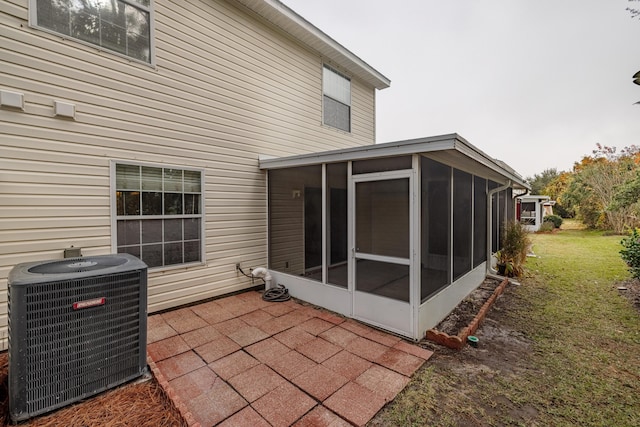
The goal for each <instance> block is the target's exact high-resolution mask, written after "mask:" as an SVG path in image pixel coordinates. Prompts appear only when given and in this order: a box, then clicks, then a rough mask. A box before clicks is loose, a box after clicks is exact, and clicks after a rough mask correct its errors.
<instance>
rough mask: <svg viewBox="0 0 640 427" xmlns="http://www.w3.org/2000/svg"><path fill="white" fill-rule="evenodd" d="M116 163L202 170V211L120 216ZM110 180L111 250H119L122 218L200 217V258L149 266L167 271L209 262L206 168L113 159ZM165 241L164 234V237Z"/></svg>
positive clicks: (182, 169)
mask: <svg viewBox="0 0 640 427" xmlns="http://www.w3.org/2000/svg"><path fill="white" fill-rule="evenodd" d="M116 165H131V166H140V167H152V168H160V169H178V170H181V171H194V172H200V213H199V214H188V215H184V214H181V215H145V216H144V218H143V216H142V214H140V215H135V216H134V215H126V216H118V212H117V197H116V191H117V184H116V178H117V177H116ZM109 181H110V186H109V187H110V189H109V196H110V204H111V206H110V210H111V252H112V253H117V252H118V220H122V219H130V220H135V219H140V220H144V219H148V220H153V219H179V218H180V219H184V218H200V260H199V261H193V262H188V263H183V264H169V265H162V266H157V267H149V271H166V270H174V269H180V268H182V269H184V268H185V267H192V266H199V265H205V264H206V262H207V253H206V250H205V248H206V244H205V235H206V232H205V220H206V213H205V204H206V203H205V173H204V169H200V168H192V167H186V166H179V165H171V164H164V163H146V162H133V161H128V160H111V161H110V165H109ZM162 242H163V243H164V236H163V239H162Z"/></svg>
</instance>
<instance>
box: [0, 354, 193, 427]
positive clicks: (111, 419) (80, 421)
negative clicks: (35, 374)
mask: <svg viewBox="0 0 640 427" xmlns="http://www.w3.org/2000/svg"><path fill="white" fill-rule="evenodd" d="M8 359H9V358H8V354H7V352H4V353H1V354H0V426H5V425H13V424H11V420H10V418H9V391H8V387H7V379H8V378H7V377H8V373H9V360H8ZM19 425H20V426H25V427H60V426H82V427H124V426H138V427H140V426H149V427H152V426H153V427H165V426H166V427H186V426H187V423H186V422H185V421H184V420H183V419H182V417H181V416H180V413H179V412H178V410H177V409H176V408H175V407H174V406H173V403H172V402H171V400H170V399H169V398H168V397H167V396H166V394H165V393H164V390H162V387H160V385H159V384H158V382H157V381H156V380H155V378H153V376H151V378H150V379H149V380H147V381H133V382H131V383H128V384H125V385H123V386H120V387H118V388H115V389H112V390H109V391H106V392H104V393H101V394H99V395H97V396H94V397H93V398H89V399H86V400H84V401H81V402H78V403H75V404H73V405H70V406H67V407H65V408H61V409H59V410H57V411H55V412H52V413H50V414H46V415H42V416H40V417H36V418H33V419H31V420H29V421H25V422H23V423H20V424H19Z"/></svg>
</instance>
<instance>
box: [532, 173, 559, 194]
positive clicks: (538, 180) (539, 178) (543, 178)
mask: <svg viewBox="0 0 640 427" xmlns="http://www.w3.org/2000/svg"><path fill="white" fill-rule="evenodd" d="M558 175H560V174H559V173H558V170H557V169H555V168H550V169H545V170H543V171H542V172H541V173H540V174H534V175H533V178H531V177H528V178H527V181H528V182H529V184H530V185H531V194H541V195H547V194H546V193H544V190H545V188H546V187H547V186H548V185H549V184H550V183H551V182H552V181H553V180H555V179H556V178H557V177H558Z"/></svg>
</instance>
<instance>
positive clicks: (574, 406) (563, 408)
mask: <svg viewBox="0 0 640 427" xmlns="http://www.w3.org/2000/svg"><path fill="white" fill-rule="evenodd" d="M564 228H566V229H564ZM563 229H564V230H562V231H561V232H559V233H554V234H536V235H533V236H532V238H533V242H534V251H535V253H536V255H537V256H538V257H537V258H529V260H528V262H527V273H526V277H525V278H524V279H523V281H522V283H523V285H522V286H521V287H519V288H517V289H516V290H515V291H513V292H511V294H510V295H509V296H508V305H503V306H502V310H503V313H502V314H501V315H500V316H498V317H499V318H500V322H501V323H502V326H504V327H505V328H507V329H509V330H512V331H517V332H521V333H522V334H524V336H525V337H526V338H527V339H528V341H529V342H530V345H529V347H528V351H526V352H524V354H522V355H520V356H521V359H520V361H519V362H517V363H515V366H514V367H513V369H508V370H506V372H505V371H504V370H503V369H501V368H500V367H498V368H496V369H492V368H490V367H489V366H486V365H490V364H489V363H487V362H486V361H483V362H482V363H479V362H478V360H476V359H474V356H473V353H468V352H463V353H457V354H446V353H445V354H444V355H443V356H437V358H436V359H435V360H434V362H433V363H431V364H428V366H427V367H426V368H424V369H423V370H421V371H419V373H418V374H417V375H416V376H415V377H414V378H413V379H412V382H411V383H410V385H409V387H407V388H406V389H405V390H404V391H403V392H402V393H401V394H400V395H399V396H398V398H396V400H395V401H394V402H393V403H391V404H390V405H389V406H388V407H387V408H385V410H384V411H383V412H382V413H381V414H380V415H379V416H378V417H377V418H376V419H375V420H374V423H373V424H377V425H403V426H404V425H416V426H417V425H437V426H447V425H449V426H459V425H464V426H467V425H500V426H502V425H527V426H529V425H539V426H576V425H579V426H638V425H640V399H639V398H638V396H639V395H640V394H639V392H640V355H639V354H638V353H639V351H640V315H639V314H638V312H637V311H636V310H635V309H634V308H633V307H632V306H631V304H630V303H629V302H628V301H627V300H625V299H624V298H622V297H621V296H619V295H618V293H617V290H616V289H615V284H616V282H619V281H622V280H626V279H628V278H629V274H628V272H627V271H626V266H625V265H624V263H623V262H622V260H621V259H620V256H619V253H618V252H619V250H620V240H621V237H620V236H606V235H604V234H603V233H601V232H597V231H588V230H582V229H579V228H577V227H575V224H572V223H569V224H566V225H563ZM505 304H507V303H505ZM506 350H508V349H506ZM437 352H438V351H437ZM470 354H471V355H470ZM447 358H450V360H447ZM474 364H475V365H474ZM497 365H498V366H499V363H498V364H497Z"/></svg>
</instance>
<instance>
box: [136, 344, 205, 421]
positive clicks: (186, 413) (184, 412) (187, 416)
mask: <svg viewBox="0 0 640 427" xmlns="http://www.w3.org/2000/svg"><path fill="white" fill-rule="evenodd" d="M147 365H149V368H151V372H152V373H153V376H154V377H156V380H157V381H158V383H159V384H160V387H162V389H163V390H164V392H165V393H166V394H167V397H168V398H169V399H170V400H171V401H172V402H173V405H174V406H175V407H176V409H177V410H178V412H180V415H181V416H182V418H183V419H184V420H185V422H186V423H187V424H188V425H189V427H202V426H201V425H200V423H199V422H197V421H196V419H195V418H194V416H193V414H192V413H191V411H190V410H189V409H188V408H187V405H185V404H184V402H183V401H182V399H180V396H178V393H176V392H175V391H174V390H173V387H171V385H170V384H169V381H167V379H166V378H165V377H164V375H163V374H162V372H160V369H158V367H157V366H156V364H155V362H154V361H153V359H151V356H149V355H148V354H147Z"/></svg>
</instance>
